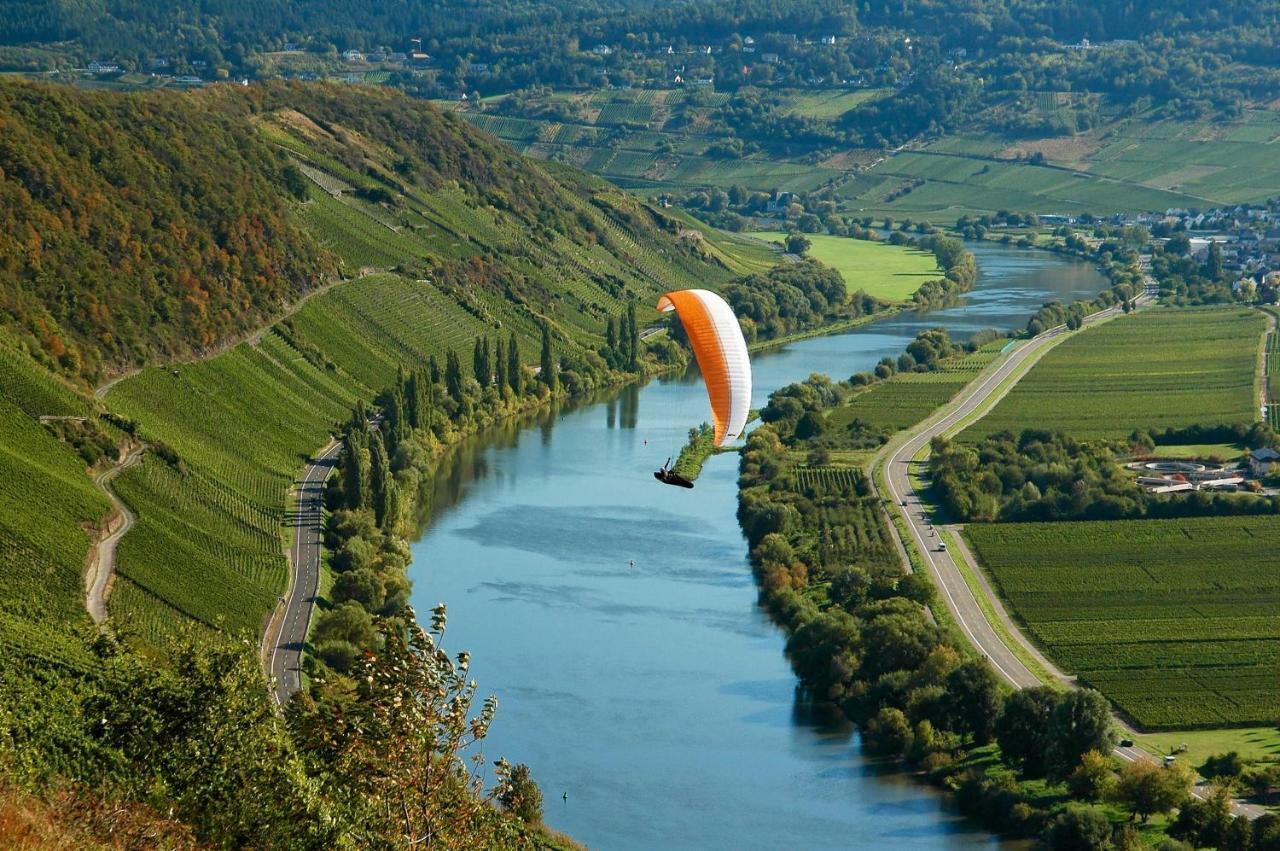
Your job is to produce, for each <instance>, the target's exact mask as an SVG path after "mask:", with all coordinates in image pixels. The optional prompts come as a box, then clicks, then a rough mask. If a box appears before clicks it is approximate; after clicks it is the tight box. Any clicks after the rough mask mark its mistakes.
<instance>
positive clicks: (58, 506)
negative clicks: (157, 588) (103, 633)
mask: <svg viewBox="0 0 1280 851" xmlns="http://www.w3.org/2000/svg"><path fill="white" fill-rule="evenodd" d="M10 389H11V385H8V384H0V650H2V651H3V652H4V653H5V654H6V655H8V656H9V657H11V658H12V657H25V656H34V657H37V658H40V659H45V660H51V661H53V660H57V661H66V660H68V659H69V658H71V657H73V656H76V655H78V654H79V653H82V652H83V649H82V648H83V645H81V644H80V642H79V640H78V637H77V636H78V633H79V632H80V630H82V629H84V628H85V626H86V625H87V624H88V616H87V615H86V613H85V611H84V604H83V594H84V590H83V589H84V586H83V582H82V580H81V575H82V571H83V570H84V562H85V556H86V555H87V554H88V552H89V546H90V538H89V534H88V532H87V531H86V530H88V529H92V528H96V527H98V526H99V524H100V522H101V521H102V520H104V519H105V518H106V516H107V514H108V512H109V511H110V509H111V506H110V504H109V503H108V502H107V499H106V497H105V496H103V495H102V494H101V493H99V492H98V491H97V490H96V489H95V488H94V486H93V482H92V480H91V479H90V478H89V476H88V475H87V474H86V472H85V462H84V461H83V460H82V459H81V458H80V457H79V456H78V455H77V454H76V453H75V452H73V451H72V450H71V449H70V448H69V447H68V446H67V445H66V444H64V443H62V442H61V441H60V440H58V439H57V438H56V437H54V436H53V435H52V434H50V433H49V431H48V430H47V429H46V428H45V427H44V426H42V425H41V424H40V423H39V422H38V421H37V420H36V419H35V416H33V415H32V414H29V413H27V411H25V410H24V409H23V408H22V407H20V406H19V404H18V403H15V401H13V400H12V399H11V398H10V397H9V396H8V392H9V390H10ZM18 389H21V390H23V391H24V392H22V393H21V401H22V403H23V404H31V403H32V402H33V401H34V400H35V398H36V397H35V395H34V394H32V393H30V392H27V391H29V389H30V388H18Z"/></svg>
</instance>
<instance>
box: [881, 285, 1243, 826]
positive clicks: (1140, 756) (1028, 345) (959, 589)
mask: <svg viewBox="0 0 1280 851" xmlns="http://www.w3.org/2000/svg"><path fill="white" fill-rule="evenodd" d="M1150 301H1151V299H1150V297H1149V296H1143V297H1140V298H1139V299H1138V300H1137V304H1138V305H1142V304H1146V303H1148V302H1150ZM1119 312H1120V308H1118V307H1111V308H1108V309H1106V310H1102V311H1099V312H1097V313H1094V314H1092V315H1090V316H1089V317H1087V318H1086V319H1085V323H1086V324H1087V325H1095V324H1097V323H1099V322H1102V321H1106V320H1108V319H1111V318H1114V317H1115V316H1116V314H1118V313H1119ZM1067 333H1068V332H1067V329H1066V327H1065V326H1062V325H1059V326H1058V327H1056V328H1051V329H1049V330H1048V331H1045V332H1043V333H1042V334H1040V335H1039V336H1037V337H1033V338H1032V339H1030V340H1027V341H1025V342H1022V343H1020V344H1019V345H1018V346H1017V347H1016V348H1014V349H1013V350H1012V351H1011V352H1010V354H1009V355H1008V356H1007V357H1006V358H1005V359H1004V360H1003V361H1002V362H1000V363H999V365H998V366H996V367H995V368H994V369H990V370H989V371H988V372H986V373H983V374H982V375H980V376H979V377H978V378H977V379H975V380H974V381H973V382H972V383H971V384H970V385H969V386H968V387H966V388H965V389H964V390H962V391H961V393H960V395H959V396H957V397H956V398H955V399H953V400H952V401H951V402H950V403H949V404H947V405H945V406H944V407H943V408H942V409H941V410H940V411H939V412H937V413H935V414H934V415H933V416H932V417H930V418H929V419H927V420H925V421H924V422H923V423H922V424H920V425H919V426H917V427H916V428H914V429H913V430H911V431H909V432H908V433H907V435H906V437H905V438H900V439H898V440H896V441H892V442H890V443H889V444H887V445H886V446H885V448H884V449H883V450H881V451H880V453H879V454H878V455H877V456H876V457H875V459H873V461H872V469H875V468H876V467H877V466H879V465H881V464H883V469H884V481H885V486H886V490H887V491H888V492H887V493H886V494H884V496H886V497H887V498H888V499H889V500H890V501H891V503H890V510H891V511H894V512H897V514H898V515H899V516H900V517H901V518H902V519H903V521H904V522H905V526H906V529H907V532H908V536H909V539H910V541H911V543H912V544H914V546H915V550H916V552H918V553H919V554H920V559H921V561H922V562H923V563H924V566H925V569H926V570H927V571H928V573H929V577H930V578H931V579H932V580H933V582H934V585H935V586H936V587H937V588H938V591H939V594H940V596H941V597H942V599H943V600H944V601H945V602H946V605H947V610H948V611H949V612H950V613H951V617H952V619H953V620H954V621H955V623H956V625H957V627H958V628H959V629H960V631H961V632H963V633H964V635H965V637H966V638H968V640H969V642H970V643H971V644H972V645H973V646H974V647H976V648H977V649H978V650H979V651H980V652H981V653H983V655H985V656H986V658H987V660H988V661H989V662H990V663H991V666H992V667H993V668H994V669H995V670H996V672H997V673H998V674H999V675H1000V676H1001V677H1003V678H1004V679H1005V680H1007V681H1008V682H1009V683H1010V684H1012V685H1013V686H1014V687H1015V688H1030V687H1034V686H1038V685H1041V684H1042V681H1041V678H1040V677H1039V676H1037V675H1036V673H1035V672H1033V671H1032V670H1031V669H1030V668H1028V667H1027V665H1026V664H1025V663H1024V662H1023V658H1031V659H1033V660H1034V662H1035V663H1036V664H1038V665H1039V666H1040V667H1041V668H1043V670H1044V671H1046V672H1047V673H1048V675H1049V676H1052V677H1054V678H1056V679H1058V680H1060V681H1061V682H1062V683H1064V684H1068V685H1074V684H1075V680H1074V678H1073V677H1071V676H1069V675H1067V674H1065V673H1063V672H1062V671H1060V670H1058V668H1057V667H1056V666H1055V665H1054V664H1053V663H1052V662H1051V661H1049V659H1047V658H1046V657H1045V656H1044V654H1043V653H1041V652H1040V650H1039V648H1037V647H1036V646H1035V645H1034V644H1032V643H1031V641H1030V640H1029V639H1028V638H1027V637H1026V636H1025V635H1024V634H1023V633H1022V631H1021V630H1020V629H1019V628H1018V626H1017V625H1016V624H1015V623H1014V622H1013V619H1012V618H1010V617H1009V614H1008V612H1006V611H1005V609H1004V606H1003V604H1002V603H1001V601H1000V598H999V595H998V594H996V593H995V591H994V589H993V588H992V587H991V585H990V583H989V582H987V580H986V577H985V576H983V574H982V571H981V570H980V569H977V567H976V565H977V561H976V560H975V559H973V558H972V556H971V554H969V552H968V548H967V546H966V545H965V544H964V542H963V539H961V538H960V536H959V535H958V534H953V535H952V540H953V541H954V542H955V544H956V545H955V546H953V547H951V548H950V549H948V550H944V549H940V542H941V540H942V537H941V536H942V534H943V533H945V532H952V533H956V532H958V529H957V528H956V527H942V526H937V527H935V525H934V523H933V520H932V517H931V515H930V509H929V507H928V506H927V504H926V503H925V502H923V501H922V499H921V495H920V494H919V493H918V492H917V490H916V488H915V485H914V484H913V482H912V480H911V472H912V464H920V465H924V464H926V463H927V459H926V458H920V459H917V456H918V455H921V453H922V452H924V451H925V450H927V447H928V446H929V443H930V441H932V440H933V438H935V437H938V436H947V435H949V434H952V433H955V432H957V431H960V430H961V429H962V428H963V427H964V426H965V425H967V424H968V423H970V422H972V421H974V420H977V419H980V418H981V417H983V416H985V415H986V414H987V413H988V412H990V411H991V409H992V408H994V407H995V406H996V404H997V403H998V402H999V401H1000V400H1001V399H1003V398H1004V397H1005V395H1006V394H1007V393H1008V392H1009V390H1010V389H1012V388H1013V386H1014V385H1016V384H1017V383H1018V381H1019V380H1020V379H1021V377H1022V376H1023V375H1024V374H1025V371H1026V370H1027V369H1030V368H1031V366H1032V365H1034V363H1035V362H1036V361H1037V360H1039V359H1040V357H1041V356H1043V355H1044V354H1045V353H1046V352H1047V351H1049V350H1050V349H1051V348H1053V346H1055V345H1057V343H1058V342H1060V341H1061V340H1062V339H1063V337H1064V336H1065V335H1066V334H1067ZM893 529H894V534H895V537H898V538H900V537H901V535H902V531H901V528H900V527H899V526H897V525H896V524H894V525H893ZM900 543H902V544H903V545H905V544H906V541H900ZM957 552H959V553H960V557H961V558H967V559H968V563H969V564H971V565H974V566H975V569H974V571H973V572H974V574H975V575H976V577H977V584H978V586H979V589H980V592H981V594H982V597H983V601H982V602H984V603H986V605H987V606H988V607H989V608H990V609H991V611H992V612H993V613H994V615H995V619H996V620H997V621H998V622H999V625H1000V627H1001V628H1002V631H1003V632H1004V633H1005V635H1007V636H1009V637H1011V638H1012V640H1013V641H1014V642H1016V643H1017V644H1018V645H1019V647H1018V649H1017V651H1015V649H1014V648H1013V647H1012V646H1010V644H1009V643H1006V640H1005V638H1004V637H1002V636H1001V633H1000V631H998V630H997V628H996V626H995V625H994V624H992V623H991V622H990V621H989V620H988V619H987V615H986V614H985V613H984V611H983V605H982V604H981V603H980V602H979V600H978V598H977V596H976V595H975V593H974V591H973V589H972V588H970V586H969V583H968V582H966V581H965V576H964V572H963V571H962V570H961V568H960V566H959V565H958V564H957V563H956V554H957ZM904 556H905V551H904ZM907 569H908V570H910V569H911V565H910V560H909V559H908V560H907ZM1116 721H1117V724H1118V725H1119V726H1120V727H1121V728H1122V729H1124V730H1126V731H1129V730H1130V729H1131V728H1129V726H1128V725H1127V724H1125V723H1124V722H1123V720H1122V719H1119V718H1117V719H1116ZM1115 755H1116V756H1117V757H1119V758H1121V759H1123V760H1125V761H1127V762H1136V761H1138V760H1145V761H1148V762H1156V763H1158V762H1160V761H1161V760H1160V758H1159V757H1157V756H1155V755H1153V754H1151V753H1148V752H1147V751H1145V750H1143V749H1141V748H1138V747H1124V748H1121V747H1118V748H1116V749H1115ZM1193 794H1194V795H1195V796H1196V797H1198V798H1204V797H1206V796H1207V794H1208V793H1207V790H1206V789H1205V788H1204V787H1203V786H1199V787H1197V788H1196V789H1195V790H1194V792H1193ZM1234 810H1235V813H1236V814H1237V815H1243V816H1246V817H1248V818H1257V817H1258V816H1260V815H1262V814H1263V813H1264V812H1265V810H1263V809H1262V808H1261V807H1258V806H1255V805H1253V804H1244V803H1240V802H1237V803H1236V804H1235V806H1234Z"/></svg>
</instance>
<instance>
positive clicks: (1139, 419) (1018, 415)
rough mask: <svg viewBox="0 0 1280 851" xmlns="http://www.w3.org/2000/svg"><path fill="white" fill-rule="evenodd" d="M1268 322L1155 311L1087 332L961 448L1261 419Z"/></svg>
mask: <svg viewBox="0 0 1280 851" xmlns="http://www.w3.org/2000/svg"><path fill="white" fill-rule="evenodd" d="M1263 328H1264V321H1263V318H1262V316H1261V315H1259V314H1258V313H1257V312H1256V311H1251V310H1247V309H1242V308H1209V309H1183V310H1172V309H1153V310H1149V311H1143V312H1141V313H1138V314H1135V315H1132V316H1127V317H1121V318H1119V319H1116V320H1114V321H1112V322H1108V323H1106V324H1105V325H1101V326H1099V327H1097V328H1091V329H1087V330H1085V331H1082V332H1080V333H1078V334H1076V335H1074V336H1072V337H1071V338H1070V339H1068V340H1067V341H1066V342H1064V343H1062V344H1061V345H1059V346H1057V347H1056V348H1054V349H1053V350H1052V351H1051V352H1049V353H1048V354H1047V355H1045V356H1044V358H1043V359H1042V360H1041V361H1040V362H1039V363H1037V364H1036V366H1035V367H1034V368H1033V369H1032V370H1031V372H1030V373H1029V374H1028V375H1027V376H1026V377H1025V378H1024V379H1022V381H1020V382H1019V383H1018V384H1017V385H1016V386H1014V388H1013V389H1012V390H1011V391H1010V392H1009V395H1008V396H1006V397H1005V398H1004V399H1003V400H1002V401H1001V402H1000V403H999V404H998V405H997V406H996V407H995V409H994V410H992V411H991V413H990V414H988V415H987V416H986V417H984V418H983V419H981V420H979V421H978V422H977V423H975V424H974V425H973V426H971V427H970V428H968V429H967V430H965V431H964V432H963V437H962V439H965V440H977V439H979V438H981V437H983V436H985V435H987V434H992V433H994V432H998V431H1003V430H1006V429H1007V430H1009V431H1012V432H1014V433H1017V432H1019V431H1021V430H1022V429H1026V428H1052V429H1061V430H1063V431H1066V432H1068V433H1069V434H1072V435H1074V436H1076V437H1080V438H1124V437H1126V436H1128V435H1129V433H1130V432H1132V431H1133V430H1134V429H1138V428H1147V429H1152V430H1156V429H1164V428H1168V427H1174V428H1177V427H1180V426H1186V425H1192V424H1196V423H1203V424H1210V425H1218V424H1232V423H1251V422H1253V421H1254V420H1256V419H1257V413H1256V411H1257V404H1256V401H1255V398H1254V378H1255V375H1254V373H1255V370H1256V366H1257V353H1258V346H1259V342H1260V340H1261V335H1262V332H1263Z"/></svg>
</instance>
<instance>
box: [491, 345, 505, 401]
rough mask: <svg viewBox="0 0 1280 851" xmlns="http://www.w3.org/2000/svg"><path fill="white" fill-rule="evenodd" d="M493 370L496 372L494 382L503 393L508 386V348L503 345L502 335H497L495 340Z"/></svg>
mask: <svg viewBox="0 0 1280 851" xmlns="http://www.w3.org/2000/svg"><path fill="white" fill-rule="evenodd" d="M493 371H494V373H496V374H495V376H494V382H493V383H494V384H496V385H497V387H498V392H499V394H501V392H502V391H503V390H505V389H506V386H507V350H506V348H505V347H504V346H503V345H502V337H500V336H499V337H495V338H494V341H493Z"/></svg>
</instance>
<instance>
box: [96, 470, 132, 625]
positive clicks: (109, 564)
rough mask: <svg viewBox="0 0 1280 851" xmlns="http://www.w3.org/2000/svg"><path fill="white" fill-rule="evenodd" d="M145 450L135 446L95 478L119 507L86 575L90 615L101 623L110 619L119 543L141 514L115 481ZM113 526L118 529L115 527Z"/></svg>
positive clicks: (97, 483)
mask: <svg viewBox="0 0 1280 851" xmlns="http://www.w3.org/2000/svg"><path fill="white" fill-rule="evenodd" d="M145 451H146V447H145V446H139V447H137V448H135V449H133V450H132V451H130V452H129V453H128V454H127V455H126V456H125V458H124V460H123V461H121V462H120V463H119V464H117V465H115V466H114V467H111V468H110V469H108V470H104V471H103V472H101V473H99V474H98V475H97V476H95V477H94V479H93V483H94V484H95V485H97V487H98V490H100V491H102V492H103V493H104V494H106V495H107V499H109V500H111V505H112V507H113V508H114V509H115V510H114V512H112V514H113V516H112V519H111V520H109V521H107V534H106V535H105V536H104V537H103V538H102V540H100V541H98V542H97V543H96V544H95V545H94V546H93V548H92V549H91V550H90V553H89V565H88V569H87V570H86V571H85V577H84V585H85V601H84V605H85V608H86V609H88V610H89V617H91V618H93V622H94V623H95V624H98V625H99V626H101V625H102V624H103V623H105V622H106V620H107V586H108V585H110V584H111V577H112V576H113V575H114V573H115V569H116V547H117V546H119V544H120V539H121V538H123V537H124V536H125V533H126V532H128V531H129V530H130V529H132V528H133V524H134V523H135V522H137V520H138V517H137V515H136V514H134V513H133V512H132V511H130V510H129V506H127V505H125V504H124V502H123V501H122V500H121V499H120V497H118V496H116V493H115V491H113V490H112V489H111V480H112V479H114V478H115V477H116V476H118V475H119V474H120V472H121V471H122V470H126V469H128V468H129V467H132V466H133V465H135V464H137V463H138V461H139V460H140V459H141V458H142V453H143V452H145ZM117 523H118V525H117ZM112 526H115V528H114V529H113V528H112Z"/></svg>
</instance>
